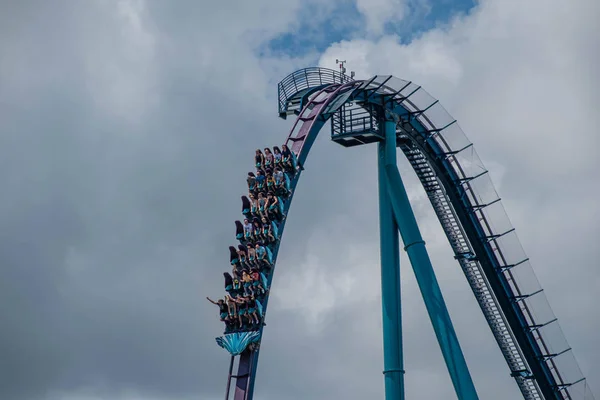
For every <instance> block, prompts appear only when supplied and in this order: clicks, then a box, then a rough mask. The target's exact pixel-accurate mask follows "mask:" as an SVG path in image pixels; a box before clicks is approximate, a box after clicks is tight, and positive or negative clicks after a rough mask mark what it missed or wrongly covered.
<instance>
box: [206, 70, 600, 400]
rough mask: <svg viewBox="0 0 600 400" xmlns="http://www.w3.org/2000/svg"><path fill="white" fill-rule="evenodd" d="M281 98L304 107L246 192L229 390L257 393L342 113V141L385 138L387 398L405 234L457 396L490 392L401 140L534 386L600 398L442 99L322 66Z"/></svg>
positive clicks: (547, 396) (232, 305)
mask: <svg viewBox="0 0 600 400" xmlns="http://www.w3.org/2000/svg"><path fill="white" fill-rule="evenodd" d="M278 100H279V116H280V117H281V118H283V119H286V118H287V117H288V116H296V119H295V122H294V124H293V126H292V128H291V131H290V133H289V135H288V137H287V139H286V141H285V142H284V145H282V149H283V150H279V148H277V149H276V151H275V153H276V154H273V153H271V152H270V151H266V153H265V154H262V152H260V151H257V157H256V168H257V172H256V175H254V173H249V175H248V189H249V192H250V194H249V196H242V214H243V215H244V222H243V223H242V222H241V221H236V224H235V225H236V239H237V240H239V244H238V245H237V247H234V246H232V247H230V261H231V265H232V266H233V272H232V273H233V276H231V274H229V273H226V274H225V275H226V279H225V281H226V282H225V286H226V287H225V289H226V291H227V292H228V294H227V295H226V298H225V300H220V301H219V302H218V303H217V302H215V304H218V305H219V306H220V308H221V319H222V320H223V321H224V322H225V324H226V329H225V332H224V334H223V335H222V336H220V337H218V338H216V341H217V343H218V344H219V345H220V346H221V347H223V348H224V349H226V350H227V351H228V352H229V354H230V356H231V362H230V366H229V372H228V374H227V384H226V394H225V399H226V400H227V399H230V398H231V396H232V395H233V399H234V400H252V398H253V392H254V384H255V379H256V372H257V366H258V356H259V351H260V345H261V339H262V334H263V330H264V328H265V324H264V322H263V321H264V318H265V314H266V311H267V306H268V300H269V288H270V287H271V282H272V279H273V274H274V271H275V266H276V261H277V255H278V251H279V244H280V242H281V237H282V234H283V231H284V228H285V223H286V216H287V214H288V212H289V209H290V205H291V202H292V198H293V194H294V191H295V188H296V186H297V184H298V180H299V178H300V176H301V174H302V171H303V170H304V167H305V163H306V160H307V157H308V154H309V151H310V149H311V146H312V145H313V143H314V141H315V138H316V137H317V135H318V133H319V132H320V131H321V128H322V127H323V125H324V124H325V123H326V122H327V121H329V120H331V139H332V141H334V142H336V143H338V144H340V145H342V146H345V147H351V146H358V145H364V144H369V143H376V144H377V146H378V184H379V216H380V247H381V249H380V251H381V282H382V306H383V350H384V371H383V374H384V382H385V396H386V399H388V400H392V399H393V400H396V399H404V363H403V357H402V323H401V317H400V315H401V313H400V310H401V299H400V271H399V254H400V248H399V236H400V237H401V238H402V242H403V244H404V250H405V251H406V252H407V254H408V257H409V260H410V263H411V266H412V268H413V270H414V272H415V276H416V278H417V282H418V285H419V289H420V291H421V294H422V297H423V300H424V302H425V306H426V309H427V312H428V314H429V317H430V320H431V323H432V326H433V328H434V331H435V334H436V337H437V340H438V343H439V346H440V349H441V351H442V354H443V356H444V361H445V363H446V366H447V368H448V372H449V374H450V378H451V380H452V384H453V386H454V389H455V392H456V395H457V398H458V399H461V400H473V399H478V398H479V396H478V394H477V391H476V389H475V385H474V383H473V381H472V379H471V375H470V373H469V370H468V368H467V364H466V362H465V359H464V356H463V353H462V350H461V347H460V344H459V341H458V338H457V336H456V333H455V331H454V328H453V326H452V322H451V320H450V316H449V314H448V311H447V309H446V305H445V302H444V299H443V297H442V293H441V291H440V288H439V286H438V282H437V279H436V276H435V273H434V270H433V268H432V265H431V261H430V259H429V256H428V253H427V250H426V247H425V242H424V241H423V238H422V237H421V234H420V231H419V227H418V225H417V222H416V219H415V217H414V214H413V211H412V208H411V205H410V203H409V200H408V196H407V194H406V190H405V188H404V184H403V182H402V177H401V175H400V173H399V171H398V168H397V166H396V157H397V149H398V148H399V149H400V150H401V151H402V153H404V155H405V156H406V158H407V159H408V161H409V162H410V165H411V166H412V167H413V169H414V171H415V172H416V175H417V177H418V178H419V180H420V182H421V183H422V185H423V188H424V189H425V192H426V193H427V196H428V198H429V200H430V202H431V205H432V206H433V209H434V211H435V213H436V215H437V217H438V219H439V222H440V224H441V226H442V228H443V230H444V232H445V234H446V236H447V238H448V241H449V243H450V245H451V247H452V249H453V251H454V258H455V259H456V260H457V262H458V265H459V266H460V268H461V269H462V271H463V272H464V274H465V277H466V279H467V281H468V283H469V285H470V287H471V289H472V290H473V294H474V295H475V298H476V300H477V302H478V304H479V306H480V308H481V311H482V312H483V314H484V316H485V318H486V320H487V322H488V325H489V327H490V330H491V332H492V334H493V336H494V338H495V339H496V342H497V344H498V346H499V348H500V350H501V352H502V354H503V356H504V358H505V360H506V363H507V365H508V368H509V373H510V375H511V376H512V377H513V378H514V380H515V382H516V384H517V386H518V388H519V390H520V392H521V394H522V396H523V398H524V399H526V400H534V399H544V400H558V399H560V400H594V396H593V394H592V392H591V391H590V389H589V387H588V385H587V381H586V379H585V378H584V376H583V374H582V372H581V370H580V368H579V366H578V364H577V361H576V360H575V357H574V355H573V352H572V351H571V348H570V347H569V346H568V344H567V341H566V339H565V338H564V335H563V333H562V330H561V328H560V326H559V324H558V321H557V319H556V317H555V316H554V313H553V312H552V310H551V308H550V306H549V304H548V301H547V300H546V296H545V294H544V292H543V290H542V288H541V287H540V285H539V283H538V281H537V278H536V276H535V274H534V272H533V269H532V267H531V264H530V261H529V259H528V258H527V256H526V255H525V253H524V251H523V249H522V247H521V245H520V242H519V239H518V237H517V235H516V232H515V229H514V228H513V227H512V225H511V223H510V221H509V219H508V216H507V215H506V212H505V211H504V208H503V206H502V203H501V201H500V198H499V197H498V194H497V192H496V190H495V189H494V186H493V184H492V182H491V179H490V176H489V174H488V171H487V169H485V167H484V166H483V163H482V162H481V160H480V159H479V157H478V155H477V153H476V151H475V149H474V147H473V144H472V143H471V142H470V141H469V140H468V139H467V137H466V136H465V134H464V133H463V131H462V130H461V128H460V127H459V125H458V123H457V121H456V120H455V119H454V118H452V117H451V116H450V115H449V114H448V112H447V111H446V110H445V109H444V108H443V107H442V105H441V104H440V103H439V102H438V101H437V100H435V99H434V98H432V97H431V96H430V95H429V94H428V93H427V92H426V91H425V90H424V89H423V88H421V87H420V86H418V85H416V84H414V83H412V82H409V81H405V80H402V79H399V78H396V77H393V76H391V75H386V76H380V75H377V76H374V77H372V78H371V79H366V80H355V79H353V77H352V78H351V77H348V76H346V75H345V74H343V73H342V72H338V71H334V70H330V69H326V68H316V67H314V68H306V69H301V70H298V71H296V72H294V73H292V74H290V75H289V76H287V77H286V78H284V79H283V80H282V81H281V82H280V83H279V84H278ZM249 197H250V198H249ZM234 367H236V368H237V372H236V373H234Z"/></svg>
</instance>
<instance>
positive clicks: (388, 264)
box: [377, 140, 404, 400]
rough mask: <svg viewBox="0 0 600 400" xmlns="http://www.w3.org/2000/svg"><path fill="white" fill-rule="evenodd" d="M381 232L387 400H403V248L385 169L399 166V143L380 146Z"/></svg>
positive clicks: (385, 143) (381, 144)
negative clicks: (401, 273) (397, 160)
mask: <svg viewBox="0 0 600 400" xmlns="http://www.w3.org/2000/svg"><path fill="white" fill-rule="evenodd" d="M378 146H379V147H378V154H377V155H378V161H379V162H378V165H379V171H378V173H379V232H380V245H381V303H382V309H383V363H384V371H383V374H384V377H385V379H384V380H385V398H386V400H404V362H403V357H402V315H401V307H400V304H401V303H400V247H399V240H398V239H399V238H398V225H396V221H395V220H394V214H393V210H392V205H391V203H390V197H389V195H388V187H387V176H386V172H385V165H386V164H387V163H388V162H392V163H394V165H395V164H396V142H395V140H394V142H393V143H389V142H381V143H379V145H378Z"/></svg>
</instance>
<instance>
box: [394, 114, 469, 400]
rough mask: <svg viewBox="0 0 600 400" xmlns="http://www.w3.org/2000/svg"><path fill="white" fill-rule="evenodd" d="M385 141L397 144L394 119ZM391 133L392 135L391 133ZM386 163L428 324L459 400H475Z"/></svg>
mask: <svg viewBox="0 0 600 400" xmlns="http://www.w3.org/2000/svg"><path fill="white" fill-rule="evenodd" d="M385 128H386V142H391V141H392V140H393V142H394V152H395V151H396V150H395V143H396V140H395V138H396V124H395V122H388V121H386V123H385ZM392 132H393V136H392ZM387 161H388V162H387V163H386V166H385V170H386V177H387V184H388V186H387V187H388V193H389V197H390V200H391V203H392V208H393V210H394V216H395V220H396V222H397V224H398V227H399V229H400V234H401V236H402V241H403V242H404V246H405V247H404V249H405V250H406V252H407V253H408V257H409V259H410V263H411V265H412V267H413V270H414V272H415V276H416V278H417V282H418V284H419V289H420V290H421V294H422V296H423V300H424V301H425V306H426V308H427V312H428V313H429V318H430V319H431V324H432V325H433V329H434V330H435V334H436V337H437V340H438V343H439V345H440V347H441V350H442V354H443V356H444V360H445V361H446V366H447V367H448V371H449V373H450V378H451V379H452V384H453V385H454V390H455V391H456V394H457V396H458V399H459V400H477V399H478V396H477V392H476V391H475V386H474V385H473V380H472V379H471V374H470V373H469V369H468V368H467V363H466V361H465V358H464V356H463V353H462V350H461V348H460V344H459V343H458V338H457V336H456V332H455V331H454V327H453V326H452V321H451V320H450V315H449V314H448V309H447V308H446V303H445V302H444V298H443V297H442V292H441V290H440V287H439V285H438V282H437V279H436V277H435V273H434V271H433V267H432V265H431V260H430V259H429V255H428V254H427V249H426V248H425V242H424V241H423V238H422V237H421V232H420V231H419V226H418V225H417V220H416V219H415V216H414V214H413V211H412V207H411V205H410V202H409V200H408V195H407V194H406V189H405V188H404V184H403V183H402V178H401V177H400V173H399V172H398V167H397V166H396V162H395V160H394V161H393V162H392V160H390V159H388V160H387Z"/></svg>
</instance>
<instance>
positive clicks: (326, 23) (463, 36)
mask: <svg viewBox="0 0 600 400" xmlns="http://www.w3.org/2000/svg"><path fill="white" fill-rule="evenodd" d="M599 19H600V3H599V2H598V1H597V0H570V1H566V0H562V1H560V0H481V1H479V2H473V1H471V0H457V1H451V0H339V1H333V0H305V1H302V2H301V1H300V0H287V1H285V2H284V1H275V0H254V1H246V0H229V1H222V2H215V1H211V2H209V1H205V0H195V1H192V0H179V1H176V2H175V1H160V0H86V1H74V0H54V1H52V2H50V1H43V0H39V1H35V0H4V1H2V2H0V185H1V188H2V192H1V195H0V227H1V229H0V237H1V240H0V321H1V326H2V328H1V329H0V398H1V399H3V400H4V399H6V400H100V399H102V400H104V399H107V400H138V399H147V400H175V399H178V400H179V399H181V400H187V399H202V400H213V399H221V398H223V392H224V387H225V382H226V372H227V366H228V356H227V354H226V353H225V352H224V351H223V350H222V349H220V348H219V347H217V345H216V344H215V342H214V337H215V336H217V335H218V334H219V333H220V330H221V325H220V324H219V322H218V317H217V314H216V308H215V307H214V306H212V305H211V304H209V303H208V302H207V301H206V300H205V299H204V298H205V297H206V296H211V297H217V296H219V295H221V293H222V291H221V288H222V275H221V274H222V272H223V271H224V270H226V269H227V266H228V252H227V246H229V245H230V244H232V243H233V228H234V225H233V221H234V220H235V219H238V218H239V210H240V202H239V196H240V195H241V194H243V193H244V185H245V182H244V176H245V173H246V172H247V171H248V170H250V168H251V165H252V155H253V150H254V149H255V148H257V147H265V146H267V145H271V146H272V145H276V144H280V143H281V142H282V141H283V139H284V138H285V136H286V134H287V132H288V130H289V128H290V127H291V123H292V121H290V120H288V121H283V120H279V119H278V118H277V103H276V84H277V82H278V81H279V80H280V79H281V78H283V77H285V76H286V75H287V74H288V73H290V72H292V71H294V70H295V69H298V68H302V67H306V66H313V65H320V66H325V67H332V68H335V59H336V58H343V59H346V60H347V61H348V67H349V69H351V70H354V71H356V73H357V76H358V77H359V78H368V77H370V76H372V75H374V74H378V73H379V74H393V75H395V76H398V77H400V78H404V79H409V80H412V81H414V82H417V83H419V84H421V85H423V86H424V87H425V88H426V89H427V90H428V91H429V92H430V93H431V94H432V95H433V96H435V97H437V98H439V99H440V100H441V101H442V103H443V104H444V105H445V106H446V108H447V109H448V110H449V111H450V112H451V113H452V114H453V115H454V116H455V117H456V118H457V119H458V120H459V121H460V124H461V126H462V128H463V129H464V130H465V132H466V133H467V135H468V136H469V138H470V139H471V140H472V141H473V142H474V143H475V147H476V148H477V149H478V152H479V154H480V156H481V158H482V159H483V161H484V162H485V163H486V165H487V166H488V167H489V168H490V170H492V177H493V180H494V183H495V184H496V186H497V188H498V191H499V193H500V196H501V197H502V198H503V201H504V204H505V207H506V209H507V212H508V214H509V215H510V216H511V220H512V222H513V224H514V226H515V227H516V228H517V232H518V233H519V236H520V238H521V241H522V243H523V245H524V248H525V250H526V252H527V253H528V255H529V256H530V258H531V260H532V264H533V266H534V268H535V270H536V272H537V274H538V278H539V280H540V282H541V284H542V286H543V287H544V288H545V289H546V295H547V297H548V299H549V302H550V304H551V305H552V307H553V309H554V311H555V313H556V315H557V317H558V318H559V320H560V321H561V324H562V327H563V330H564V332H565V335H566V337H567V338H568V340H569V342H570V344H571V346H572V347H573V349H574V352H575V355H576V356H577V358H578V360H579V363H580V365H581V368H582V370H583V372H584V374H585V375H586V376H588V377H589V384H590V385H591V387H592V389H593V390H594V391H595V393H596V394H597V396H599V395H600V394H599V393H600V350H599V349H598V339H597V338H598V330H600V313H598V311H597V310H598V308H597V305H596V304H597V301H598V293H599V292H600V273H599V272H598V259H599V258H600V251H599V248H598V245H597V243H598V240H599V239H600V235H599V233H600V228H599V226H600V202H599V201H598V196H599V195H600V179H599V178H598V175H597V173H596V170H597V169H598V168H599V167H600V165H599V162H598V146H599V141H598V132H599V128H600V116H599V114H598V112H597V105H598V103H599V102H600V96H599V93H600V74H599V72H598V71H599V70H600V68H599V64H600V53H599V47H598V41H599V36H600V28H598V25H597V21H598V20H599ZM327 129H328V128H327ZM328 134H329V132H328V130H324V132H323V135H322V137H321V138H320V139H319V140H318V143H317V144H316V145H315V146H314V147H313V149H314V150H313V152H312V153H311V156H310V157H309V160H308V163H307V170H306V171H305V173H304V175H303V180H302V182H300V184H299V187H298V191H297V194H296V197H295V201H294V206H293V208H292V211H291V213H290V216H289V223H288V225H287V226H288V229H287V231H286V238H285V240H284V244H283V245H282V247H281V253H280V259H279V260H280V262H279V265H278V272H277V275H276V277H275V281H274V289H273V291H272V297H273V298H272V302H271V307H270V312H269V316H268V320H267V323H268V327H267V329H266V330H265V335H264V341H263V347H262V352H261V362H260V369H259V374H258V378H257V383H256V398H257V399H264V400H275V399H278V400H296V399H377V398H382V393H383V378H382V375H381V370H382V365H383V361H382V352H381V342H382V341H381V306H380V294H379V286H380V283H379V273H378V268H379V267H378V261H379V253H378V225H377V215H378V214H377V200H376V198H375V195H376V181H375V177H376V174H375V155H376V150H375V148H374V146H368V147H367V146H365V147H361V148H352V149H344V148H342V147H340V146H337V145H335V144H333V143H331V142H330V140H329V138H328ZM401 170H402V172H403V173H404V175H405V176H406V178H405V179H406V182H407V185H408V190H409V192H410V195H411V198H412V199H413V202H414V208H415V211H416V213H417V217H418V220H419V222H420V223H421V227H422V231H423V235H424V237H425V240H426V241H427V243H428V248H429V250H430V253H431V257H432V259H433V262H434V265H435V268H436V271H437V274H438V278H439V280H440V285H441V286H442V290H443V293H444V295H445V297H446V300H447V302H448V306H449V308H450V313H451V315H452V317H453V320H454V323H455V327H456V329H457V332H458V335H459V339H460V341H461V344H462V347H463V349H464V352H465V356H466V358H467V362H468V364H469V365H470V368H471V371H472V375H473V379H474V381H475V384H476V386H477V388H478V391H479V393H480V395H481V398H482V399H483V398H485V399H494V400H495V399H505V398H518V397H519V396H518V391H517V388H516V385H515V384H514V382H513V381H512V379H511V378H510V377H509V372H508V369H507V367H506V365H505V364H504V361H503V358H502V356H501V354H500V352H499V350H498V349H497V347H496V344H495V341H494V339H493V337H492V335H491V333H490V331H489V328H488V327H487V325H486V323H485V321H484V318H483V316H482V314H481V312H480V310H479V309H478V306H477V305H476V303H475V301H474V298H473V295H472V293H471V292H470V289H469V288H468V285H467V283H466V280H465V278H464V275H462V272H461V271H460V268H459V267H458V264H457V263H456V261H454V260H453V259H452V257H451V255H452V253H451V249H450V247H449V245H448V244H447V243H446V242H445V238H444V237H443V232H442V230H441V228H440V227H439V226H438V224H436V220H435V215H434V214H433V211H432V209H431V207H430V205H429V204H428V203H427V201H426V198H425V196H424V193H423V191H422V189H420V188H419V187H418V186H417V184H416V183H417V182H416V180H415V177H414V175H413V174H412V172H411V171H410V170H408V169H407V165H406V163H405V162H402V163H401ZM402 257H403V258H402V277H403V282H402V290H403V300H404V315H403V317H404V326H405V359H406V369H407V374H406V391H407V398H419V399H440V398H453V396H454V394H453V393H454V392H453V389H452V385H451V383H450V379H449V377H448V374H447V372H446V369H445V366H444V363H443V359H442V357H441V354H440V352H439V350H438V347H437V343H436V341H435V336H434V334H433V330H432V329H431V327H430V325H429V321H428V318H427V316H426V312H425V307H424V305H423V303H422V301H421V298H420V295H419V292H418V289H417V286H416V282H415V279H414V276H413V274H412V271H411V269H410V266H409V265H408V263H407V260H406V258H405V256H404V255H402Z"/></svg>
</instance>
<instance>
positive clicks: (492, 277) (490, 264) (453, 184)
mask: <svg viewBox="0 0 600 400" xmlns="http://www.w3.org/2000/svg"><path fill="white" fill-rule="evenodd" d="M374 101H380V100H379V99H378V98H376V99H375V100H374ZM389 111H390V112H393V113H394V114H396V115H402V114H408V113H409V111H408V110H407V109H406V108H404V107H402V106H401V105H397V104H396V106H395V107H394V108H392V109H390V110H389ZM410 124H411V126H412V127H413V128H414V129H416V130H417V132H419V133H420V134H421V135H422V137H423V138H424V139H425V138H426V137H427V133H426V132H427V129H426V128H425V127H424V126H423V125H422V124H421V123H420V122H419V121H418V120H417V119H411V121H410ZM427 143H428V145H429V146H430V148H431V149H430V150H429V151H424V154H425V155H426V157H427V158H428V160H429V161H430V162H431V163H432V165H433V166H434V167H435V168H436V173H437V176H438V178H439V179H440V180H441V182H442V184H443V185H444V187H445V188H446V190H447V192H446V194H447V196H448V198H449V199H450V202H451V203H452V204H453V206H454V209H455V210H456V212H457V216H458V217H459V220H460V222H461V225H462V226H463V228H464V229H465V232H466V234H467V237H468V238H469V240H470V242H471V244H472V246H473V247H474V249H475V252H476V254H477V255H478V260H479V262H480V264H481V265H482V267H483V270H484V273H485V275H486V277H487V279H488V282H489V284H490V287H491V289H492V291H493V292H494V294H495V296H496V299H497V301H498V303H499V305H500V307H501V308H502V312H503V314H504V316H505V317H506V320H507V322H508V324H509V326H510V328H511V331H512V332H513V334H514V336H515V339H516V341H517V343H518V344H519V347H520V349H521V351H522V352H523V355H524V357H525V359H526V360H527V363H528V364H529V367H530V368H531V372H532V373H533V376H534V377H535V379H536V381H537V383H538V385H539V386H540V390H541V391H542V393H543V395H544V396H545V398H547V399H557V400H559V399H561V400H562V394H561V393H560V392H558V391H556V390H555V388H557V387H558V386H557V383H556V380H555V379H554V377H553V375H552V372H551V371H550V369H549V367H548V365H547V364H546V363H545V362H544V359H543V353H542V351H541V349H540V347H539V345H538V344H537V342H536V340H535V338H534V336H533V334H532V332H531V330H530V329H528V327H527V326H528V324H527V321H526V319H525V316H524V315H523V312H522V311H521V310H520V308H519V307H518V305H517V304H516V303H515V302H513V301H511V300H510V298H511V296H512V289H511V288H510V285H509V283H508V282H507V280H506V277H505V276H504V275H503V274H501V273H498V272H497V271H499V270H500V267H501V265H500V264H499V263H498V261H497V260H496V257H495V255H494V252H493V249H492V247H491V245H490V243H488V242H487V241H485V240H482V239H481V238H482V237H484V236H485V233H484V231H483V228H482V227H481V223H480V222H479V221H478V220H477V216H476V215H475V214H474V213H472V212H469V210H471V209H472V207H471V205H470V203H469V201H468V199H467V198H466V196H465V189H464V188H463V186H462V185H461V184H460V183H457V182H459V177H458V176H457V175H456V174H455V172H454V170H453V167H452V165H451V164H450V162H449V161H448V160H447V158H446V157H444V156H443V154H444V151H443V150H442V149H441V148H440V147H439V146H438V145H437V143H435V141H427Z"/></svg>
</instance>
